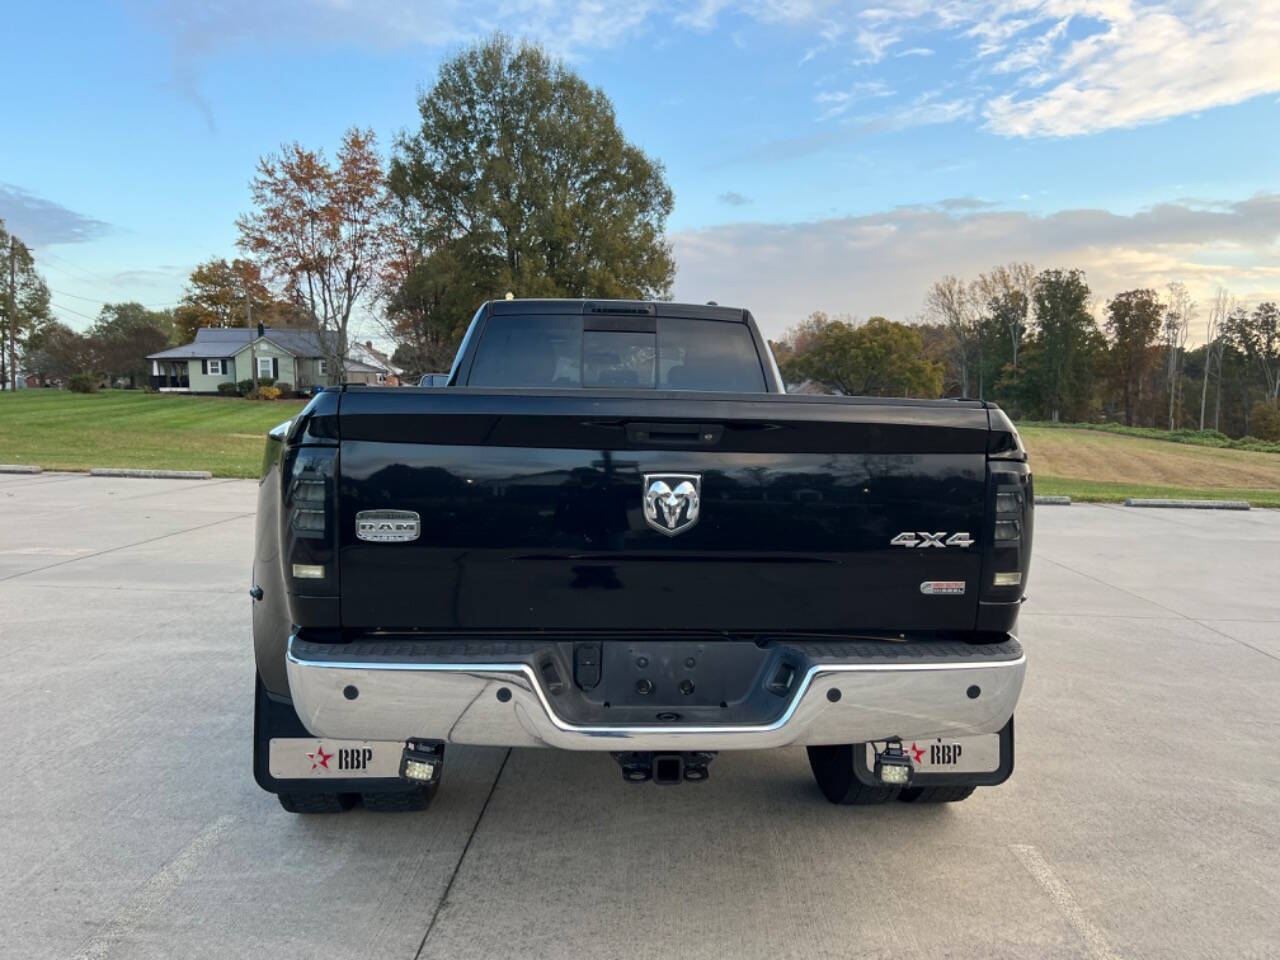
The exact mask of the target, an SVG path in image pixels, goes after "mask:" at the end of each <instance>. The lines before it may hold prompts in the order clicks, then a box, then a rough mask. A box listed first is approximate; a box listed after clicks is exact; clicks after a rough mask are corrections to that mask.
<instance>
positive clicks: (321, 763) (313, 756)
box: [307, 745, 333, 770]
mask: <svg viewBox="0 0 1280 960" xmlns="http://www.w3.org/2000/svg"><path fill="white" fill-rule="evenodd" d="M307 759H308V760H310V761H311V769H312V770H314V769H315V768H316V767H324V768H325V769H326V770H328V769H329V761H330V760H332V759H333V754H332V753H325V752H324V746H323V745H321V746H318V747H316V752H315V753H308V754H307Z"/></svg>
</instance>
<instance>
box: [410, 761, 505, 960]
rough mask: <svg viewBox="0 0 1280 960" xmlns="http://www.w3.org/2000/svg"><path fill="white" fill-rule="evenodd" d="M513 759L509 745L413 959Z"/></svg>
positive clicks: (423, 944) (415, 956) (419, 953)
mask: <svg viewBox="0 0 1280 960" xmlns="http://www.w3.org/2000/svg"><path fill="white" fill-rule="evenodd" d="M510 759H511V747H507V752H506V753H505V754H503V757H502V763H501V764H499V766H498V772H497V773H496V774H495V775H494V778H493V783H491V784H490V785H489V794H488V796H486V797H485V798H484V803H482V804H481V805H480V812H479V813H478V814H477V815H476V821H475V823H473V824H472V825H471V832H470V833H469V834H467V842H466V843H465V844H463V845H462V853H460V854H458V862H457V863H455V864H454V865H453V872H452V873H450V874H449V882H448V883H446V884H445V885H444V891H443V892H442V893H441V894H440V899H439V900H437V901H436V908H435V910H433V911H432V912H431V922H430V923H428V924H427V929H426V932H425V933H423V935H422V939H421V940H420V941H419V942H418V949H417V950H416V951H414V954H413V960H419V958H420V957H421V956H422V951H423V950H424V949H425V948H426V946H427V940H428V939H430V937H431V932H432V931H433V930H435V928H436V921H437V920H438V919H439V918H440V913H441V911H443V910H444V905H445V904H446V903H447V902H448V900H449V892H450V891H451V890H453V882H454V881H455V880H457V879H458V874H459V873H460V872H461V871H462V862H463V861H464V860H466V859H467V852H468V851H469V850H470V849H471V841H472V840H474V839H475V838H476V832H477V831H478V830H479V829H480V821H481V820H483V819H484V815H485V812H486V811H487V810H488V809H489V801H490V800H492V799H493V795H494V793H495V792H497V789H498V781H499V780H501V779H502V773H503V771H504V770H506V769H507V761H508V760H510Z"/></svg>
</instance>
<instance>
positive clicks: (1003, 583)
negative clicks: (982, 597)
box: [991, 570, 1022, 587]
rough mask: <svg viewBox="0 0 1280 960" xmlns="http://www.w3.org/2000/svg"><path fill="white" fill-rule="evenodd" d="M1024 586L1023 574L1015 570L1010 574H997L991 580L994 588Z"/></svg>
mask: <svg viewBox="0 0 1280 960" xmlns="http://www.w3.org/2000/svg"><path fill="white" fill-rule="evenodd" d="M1021 584H1022V572H1021V571H1019V570H1014V571H1012V572H1010V573H997V574H996V575H995V576H994V577H992V578H991V585H992V586H993V587H1017V586H1021Z"/></svg>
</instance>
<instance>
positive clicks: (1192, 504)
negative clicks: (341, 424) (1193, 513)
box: [1124, 499, 1250, 510]
mask: <svg viewBox="0 0 1280 960" xmlns="http://www.w3.org/2000/svg"><path fill="white" fill-rule="evenodd" d="M1124 505H1125V506H1126V507H1165V508H1169V509H1174V510H1248V509H1250V506H1249V501H1248V500H1134V499H1129V500H1126V501H1125V502H1124Z"/></svg>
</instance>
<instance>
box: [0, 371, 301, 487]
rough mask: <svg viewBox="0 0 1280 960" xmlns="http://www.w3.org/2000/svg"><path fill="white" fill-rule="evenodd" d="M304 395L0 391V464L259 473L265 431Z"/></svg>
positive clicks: (288, 413)
mask: <svg viewBox="0 0 1280 960" xmlns="http://www.w3.org/2000/svg"><path fill="white" fill-rule="evenodd" d="M302 407H303V401H301V400H277V401H255V400H243V399H241V398H239V397H185V396H178V395H174V394H146V393H143V392H142V391H140V390H105V391H103V392H102V393H90V394H84V393H68V392H66V391H63V390H20V391H18V392H16V393H0V463H34V464H39V465H40V466H41V467H44V469H46V470H87V469H89V468H90V467H149V468H153V469H164V470H211V471H213V474H214V476H218V477H256V476H257V475H258V468H259V466H260V464H261V463H262V447H263V442H264V439H265V435H266V432H267V431H268V430H270V429H271V428H272V427H274V426H275V425H276V424H278V423H280V422H282V421H284V420H288V419H289V418H290V417H292V416H293V415H294V414H295V413H297V412H298V411H299V410H301V409H302Z"/></svg>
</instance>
